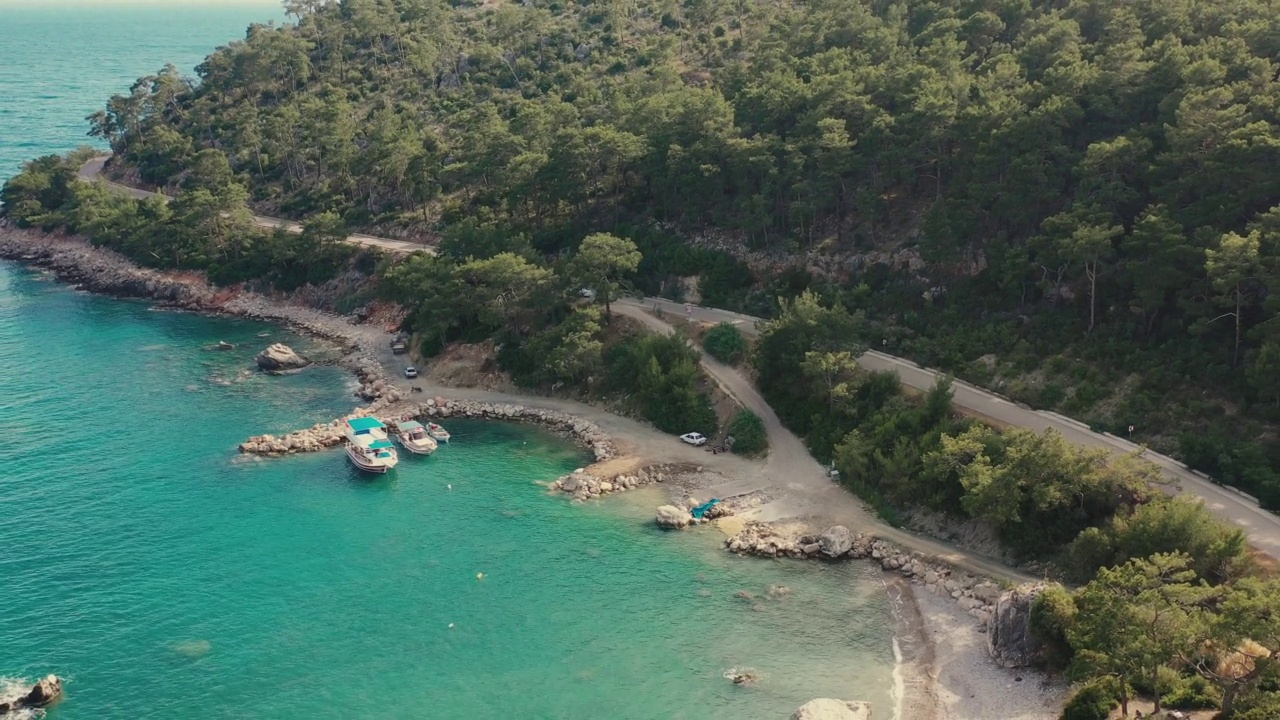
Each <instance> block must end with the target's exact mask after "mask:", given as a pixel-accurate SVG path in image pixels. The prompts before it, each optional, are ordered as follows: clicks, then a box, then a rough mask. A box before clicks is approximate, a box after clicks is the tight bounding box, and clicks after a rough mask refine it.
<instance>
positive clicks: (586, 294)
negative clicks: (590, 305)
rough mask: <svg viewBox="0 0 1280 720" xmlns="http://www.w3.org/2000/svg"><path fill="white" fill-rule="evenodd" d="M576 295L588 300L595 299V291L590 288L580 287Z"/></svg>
mask: <svg viewBox="0 0 1280 720" xmlns="http://www.w3.org/2000/svg"><path fill="white" fill-rule="evenodd" d="M578 297H583V298H586V299H588V300H595V299H596V291H595V290H592V289H591V288H582V289H581V290H579V291H578Z"/></svg>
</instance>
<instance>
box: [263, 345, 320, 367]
mask: <svg viewBox="0 0 1280 720" xmlns="http://www.w3.org/2000/svg"><path fill="white" fill-rule="evenodd" d="M310 364H311V361H310V360H308V359H306V358H305V357H303V356H301V355H299V354H298V353H296V352H294V351H293V348H291V347H289V346H288V345H285V344H284V343H274V344H272V345H270V346H269V347H267V349H266V350H263V351H262V352H261V353H259V354H258V367H260V368H262V369H263V370H265V371H267V372H284V371H286V370H297V369H298V368H304V367H306V366H308V365H310Z"/></svg>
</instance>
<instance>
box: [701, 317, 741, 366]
mask: <svg viewBox="0 0 1280 720" xmlns="http://www.w3.org/2000/svg"><path fill="white" fill-rule="evenodd" d="M702 349H704V350H706V351H707V354H708V355H710V356H711V357H713V358H715V359H717V360H719V361H720V362H722V363H727V364H729V365H736V364H738V363H739V362H741V361H742V359H743V358H744V357H746V356H747V341H746V339H745V338H743V337H742V333H741V332H739V331H738V328H737V326H735V325H734V324H732V323H727V322H723V323H720V324H719V325H716V326H715V327H713V328H711V330H710V331H708V332H707V334H706V336H705V337H703V338H702Z"/></svg>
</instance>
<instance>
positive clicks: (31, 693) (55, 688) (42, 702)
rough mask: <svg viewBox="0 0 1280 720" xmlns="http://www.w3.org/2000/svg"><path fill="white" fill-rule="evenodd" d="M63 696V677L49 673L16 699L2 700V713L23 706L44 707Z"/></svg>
mask: <svg viewBox="0 0 1280 720" xmlns="http://www.w3.org/2000/svg"><path fill="white" fill-rule="evenodd" d="M60 697H62V679H61V678H59V677H58V676H57V675H47V676H45V677H44V678H43V679H42V680H40V681H39V682H37V683H36V684H35V685H32V686H31V689H30V690H28V691H27V692H25V693H23V694H22V696H21V697H19V698H17V699H16V700H0V715H4V714H6V713H10V712H13V711H15V710H21V709H23V708H42V707H45V706H47V705H50V704H52V703H53V702H55V701H56V700H57V699H58V698H60Z"/></svg>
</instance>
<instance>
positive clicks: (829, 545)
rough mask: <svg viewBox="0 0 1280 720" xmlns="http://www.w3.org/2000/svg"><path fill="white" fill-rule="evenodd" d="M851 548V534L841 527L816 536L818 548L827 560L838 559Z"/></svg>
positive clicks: (838, 526) (837, 526) (847, 529)
mask: <svg viewBox="0 0 1280 720" xmlns="http://www.w3.org/2000/svg"><path fill="white" fill-rule="evenodd" d="M852 547H853V534H852V533H850V532H849V528H847V527H845V526H843V525H836V526H835V527H832V528H830V529H828V530H827V531H826V532H824V533H822V534H821V535H819V536H818V548H819V549H820V550H821V551H822V554H823V555H826V556H827V557H829V558H837V557H840V556H841V555H844V554H845V553H847V552H849V549H850V548H852Z"/></svg>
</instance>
